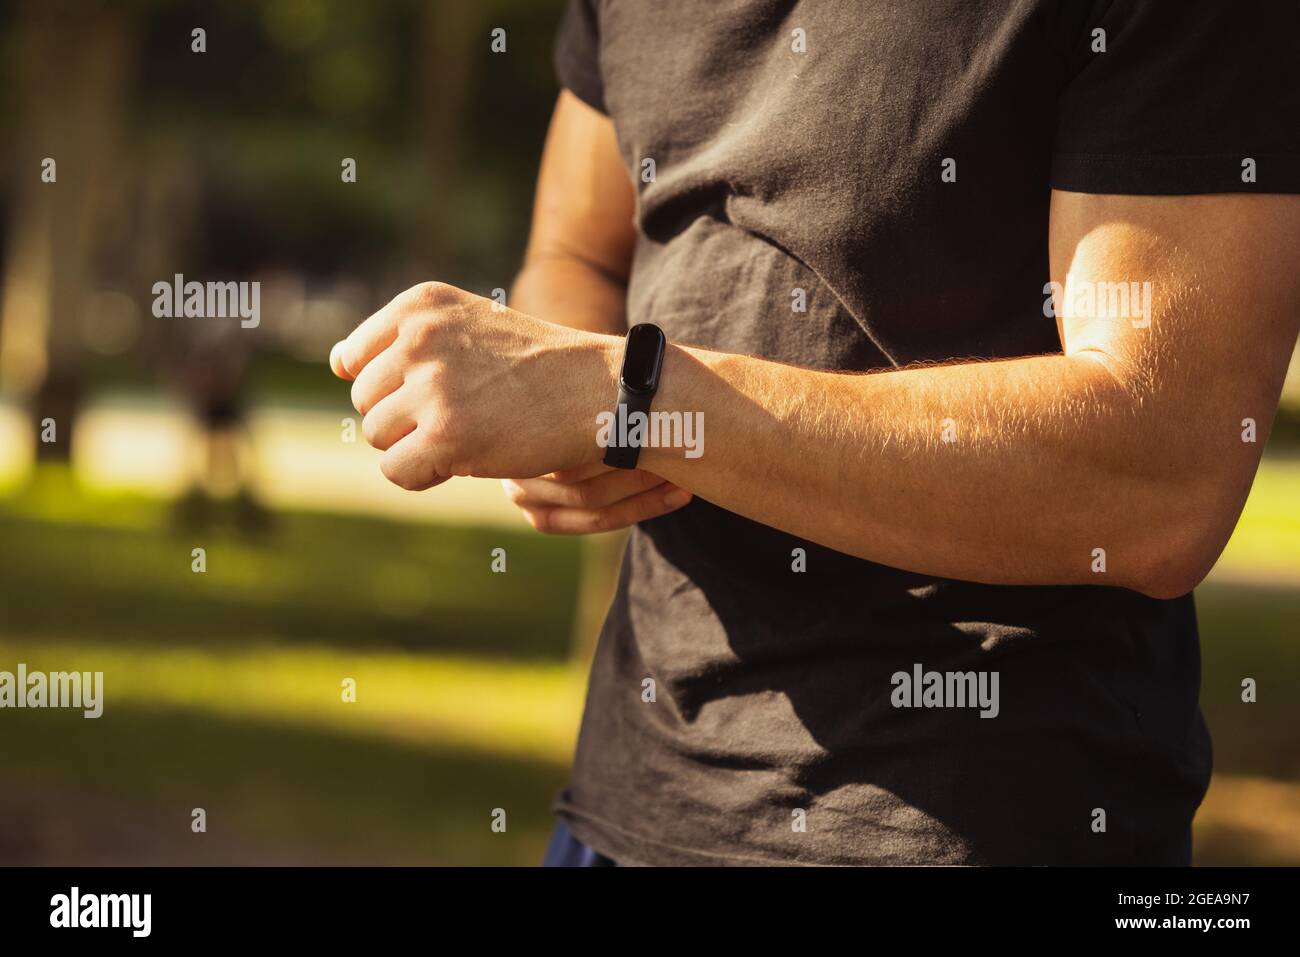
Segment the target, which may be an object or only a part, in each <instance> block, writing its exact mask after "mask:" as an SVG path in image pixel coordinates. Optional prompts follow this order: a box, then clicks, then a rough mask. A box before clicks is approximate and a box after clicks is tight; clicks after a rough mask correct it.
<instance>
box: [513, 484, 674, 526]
mask: <svg viewBox="0 0 1300 957" xmlns="http://www.w3.org/2000/svg"><path fill="white" fill-rule="evenodd" d="M690 500H691V493H690V492H688V491H686V490H685V489H681V488H677V487H675V486H674V487H672V488H671V489H670V490H669V491H667V492H664V491H663V490H661V489H658V488H654V489H651V490H650V491H648V492H642V493H641V494H640V495H633V496H632V497H631V498H625V499H623V501H621V502H616V503H615V504H613V505H610V506H607V507H606V508H566V507H565V506H563V505H554V506H541V507H539V508H534V509H525V510H524V514H525V515H526V516H527V517H528V520H529V522H531V523H532V526H533V528H535V529H537V530H538V531H539V532H546V533H548V534H551V535H586V534H590V533H592V532H611V531H613V530H614V529H617V528H626V527H627V526H629V525H635V524H636V523H637V522H646V521H649V520H650V519H652V518H658V517H659V516H660V515H667V514H668V513H669V512H675V511H676V510H677V509H679V508H681V507H682V506H683V505H685V504H686V503H687V502H689V501H690Z"/></svg>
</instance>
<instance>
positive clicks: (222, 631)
mask: <svg viewBox="0 0 1300 957" xmlns="http://www.w3.org/2000/svg"><path fill="white" fill-rule="evenodd" d="M157 511H158V512H159V513H161V507H158V508H157ZM154 518H155V519H156V520H155V521H149V520H148V518H147V517H146V518H144V519H143V520H141V521H138V522H133V523H129V524H117V525H112V524H99V523H95V522H91V521H81V520H65V521H58V522H50V521H46V520H42V519H40V518H38V517H29V516H26V515H24V514H22V513H21V512H20V511H17V510H15V509H14V508H13V507H12V505H10V504H8V503H0V542H3V543H4V544H3V548H0V607H2V608H3V610H4V618H3V623H2V627H3V628H4V630H5V631H6V632H7V633H11V634H36V635H41V634H50V635H53V634H65V635H76V636H79V637H86V638H91V639H95V640H98V639H108V640H112V641H115V642H127V643H149V642H165V643H167V644H169V645H170V644H177V643H182V644H183V643H204V644H209V643H211V644H220V643H222V642H224V641H229V640H230V639H232V638H247V637H253V636H255V637H268V638H273V639H274V640H276V641H277V642H283V643H285V644H293V643H296V642H302V641H309V642H312V643H315V644H334V645H341V646H357V645H362V646H365V647H367V648H373V649H382V648H386V647H387V648H401V649H406V650H419V649H426V648H427V649H438V650H442V651H447V650H462V651H469V652H472V653H475V654H483V655H510V656H513V657H524V658H543V659H561V658H564V657H565V656H566V655H567V653H568V651H569V642H570V635H571V628H572V620H573V614H574V608H575V596H576V593H577V584H578V550H577V542H576V541H572V540H567V539H547V538H543V537H541V536H537V535H532V534H528V533H511V532H505V531H498V530H493V529H480V528H470V527H431V526H427V525H418V526H413V525H405V524H402V523H398V522H389V521H381V520H374V519H364V518H354V517H344V516H332V515H316V514H302V513H288V514H286V513H277V514H276V515H275V516H274V519H273V522H274V524H273V525H272V526H271V527H270V529H269V530H268V531H267V533H265V534H263V535H258V536H253V537H249V536H247V535H241V534H239V533H237V532H235V531H233V530H232V529H229V528H214V529H211V530H208V531H205V532H197V531H196V532H182V531H179V530H177V529H175V528H172V527H170V526H169V525H168V524H167V523H166V521H165V520H164V518H163V516H162V514H158V515H155V516H154ZM196 547H202V548H203V549H204V550H205V552H206V557H205V560H206V567H207V570H206V572H204V573H202V574H199V573H196V572H194V571H193V570H192V568H191V563H192V557H191V554H192V549H193V548H196ZM495 548H504V549H505V550H506V555H507V572H506V573H505V574H498V573H493V571H492V570H491V561H492V551H493V549H495Z"/></svg>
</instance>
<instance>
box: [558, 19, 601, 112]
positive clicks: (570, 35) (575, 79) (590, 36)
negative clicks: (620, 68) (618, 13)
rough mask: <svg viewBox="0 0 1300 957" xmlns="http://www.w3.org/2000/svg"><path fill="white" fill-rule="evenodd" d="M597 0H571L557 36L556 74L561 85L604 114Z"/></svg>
mask: <svg viewBox="0 0 1300 957" xmlns="http://www.w3.org/2000/svg"><path fill="white" fill-rule="evenodd" d="M595 5H596V0H569V4H568V6H567V7H565V9H564V17H563V18H562V19H561V20H560V29H559V32H558V34H557V35H556V37H555V73H556V76H558V77H559V80H560V85H561V86H563V87H564V88H565V89H567V90H568V91H569V92H571V93H572V94H573V95H574V96H576V97H577V98H578V99H580V100H582V102H584V103H586V104H587V105H588V106H590V107H592V108H593V109H597V110H599V111H600V112H602V113H604V112H606V110H605V84H604V81H603V80H602V79H601V76H600V19H599V17H598V15H597V13H596V6H595Z"/></svg>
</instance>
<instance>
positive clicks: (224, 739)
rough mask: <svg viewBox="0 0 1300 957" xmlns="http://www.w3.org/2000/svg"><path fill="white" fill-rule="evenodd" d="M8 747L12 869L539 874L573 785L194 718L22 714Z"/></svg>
mask: <svg viewBox="0 0 1300 957" xmlns="http://www.w3.org/2000/svg"><path fill="white" fill-rule="evenodd" d="M3 732H4V733H3V737H2V738H0V750H2V751H3V753H4V755H5V765H4V772H3V784H2V785H0V820H3V825H2V826H0V865H4V864H63V865H77V864H108V863H112V864H123V865H135V864H211V863H220V864H289V863H309V864H464V865H479V864H525V865H526V864H535V863H537V862H538V861H540V859H541V854H542V852H543V849H544V847H545V841H546V837H547V835H548V833H549V831H550V827H551V824H552V819H551V816H550V813H549V806H550V802H551V799H552V797H553V796H554V794H555V792H556V790H557V789H558V788H559V787H560V786H561V785H562V784H563V781H564V779H565V773H564V770H563V769H562V768H559V767H557V766H555V765H552V764H548V763H543V762H529V761H524V760H519V759H517V758H511V757H503V756H499V755H495V754H491V753H486V752H475V751H466V750H456V749H448V748H443V747H439V746H437V745H435V744H430V745H429V746H427V747H416V746H404V745H402V744H399V743H394V742H393V741H391V740H384V739H375V738H362V737H347V736H340V735H337V734H330V733H321V732H314V731H310V730H304V729H300V728H291V727H284V726H280V725H276V724H268V723H259V722H241V721H232V720H227V719H224V718H218V717H214V716H209V715H198V714H195V713H192V712H179V711H157V712H154V711H148V710H142V709H133V708H126V707H119V708H117V709H115V710H114V712H113V713H112V714H111V715H110V714H108V713H106V714H105V716H104V717H103V718H101V719H99V720H97V721H87V720H84V719H82V718H80V716H79V715H73V714H70V713H66V712H64V713H55V712H48V711H47V712H40V713H36V712H14V713H12V714H10V715H7V716H6V721H5V723H4V725H3ZM194 808H203V809H204V810H205V811H206V814H207V832H206V833H201V834H196V833H193V832H192V831H191V812H192V810H193V809H194ZM495 808H503V809H504V810H505V811H506V823H507V830H506V832H505V833H494V832H493V831H492V829H491V824H492V813H493V809H495Z"/></svg>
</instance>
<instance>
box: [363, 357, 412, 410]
mask: <svg viewBox="0 0 1300 957" xmlns="http://www.w3.org/2000/svg"><path fill="white" fill-rule="evenodd" d="M405 381H406V376H405V374H404V372H403V365H402V363H401V362H400V361H399V360H398V358H397V357H396V356H395V355H392V354H391V353H385V354H383V355H380V356H379V357H378V358H376V359H375V360H374V361H373V362H370V363H367V364H366V367H365V368H364V369H362V370H361V374H360V375H358V376H357V377H356V379H354V380H353V381H352V407H353V408H354V409H356V410H357V411H358V412H360V413H361V414H362V415H366V414H367V413H369V411H370V410H371V409H373V408H374V407H375V405H376V404H377V403H378V402H379V400H380V399H382V398H384V396H386V395H391V394H392V393H394V392H396V391H397V390H398V389H400V388H401V387H402V383H403V382H405Z"/></svg>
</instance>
